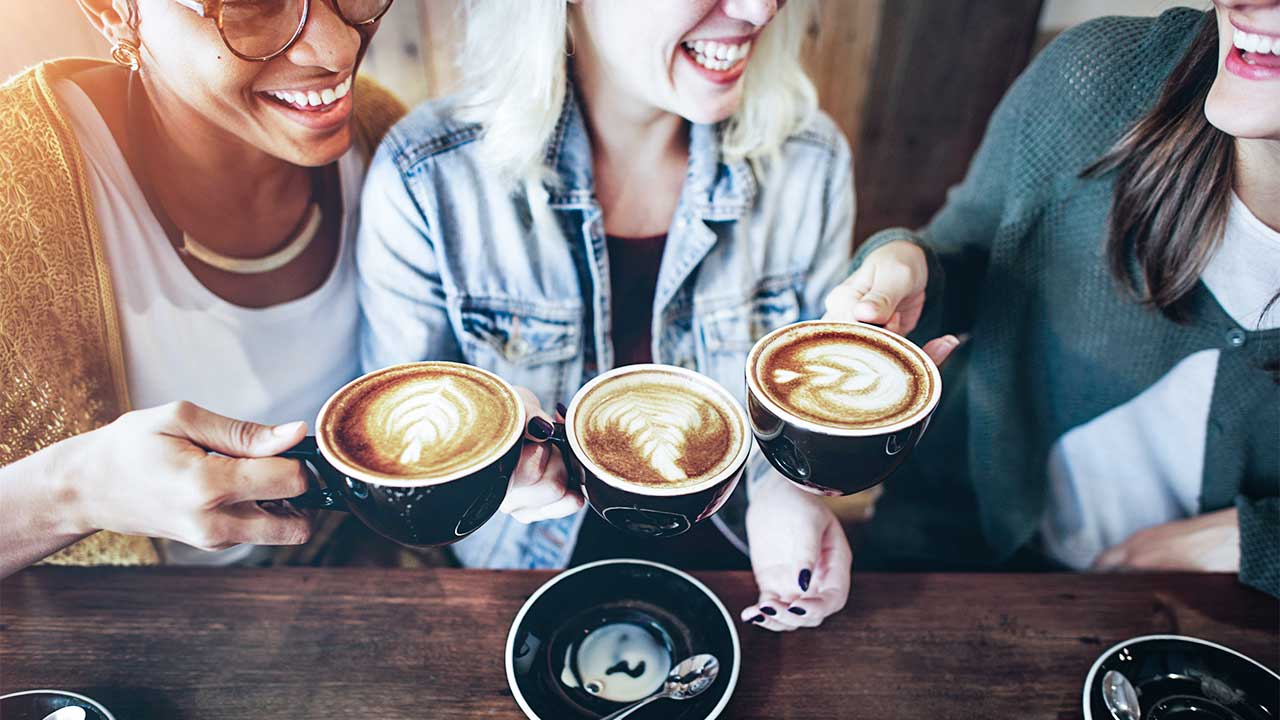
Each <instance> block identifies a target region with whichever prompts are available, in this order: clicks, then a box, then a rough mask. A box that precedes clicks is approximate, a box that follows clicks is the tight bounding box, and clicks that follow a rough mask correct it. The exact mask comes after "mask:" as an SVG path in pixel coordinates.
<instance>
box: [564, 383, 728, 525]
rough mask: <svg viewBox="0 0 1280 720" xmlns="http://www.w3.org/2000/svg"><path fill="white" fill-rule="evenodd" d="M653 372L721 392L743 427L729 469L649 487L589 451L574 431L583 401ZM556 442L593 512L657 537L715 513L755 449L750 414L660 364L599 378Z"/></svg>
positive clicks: (574, 405) (572, 409)
mask: <svg viewBox="0 0 1280 720" xmlns="http://www.w3.org/2000/svg"><path fill="white" fill-rule="evenodd" d="M653 369H660V370H662V371H664V372H671V373H676V374H679V375H684V376H686V377H688V378H689V379H690V380H692V381H694V382H697V383H699V384H701V385H702V386H704V387H706V388H707V389H708V390H709V391H711V392H714V393H716V394H717V395H718V396H719V397H720V399H721V400H722V401H723V402H722V403H721V405H722V406H723V408H724V409H725V410H726V411H727V412H730V413H731V414H732V417H733V419H734V422H738V423H740V424H741V427H740V429H739V437H740V438H741V442H740V443H739V447H738V448H737V449H736V452H735V453H734V455H733V459H732V461H731V462H730V463H729V465H728V466H727V467H726V468H724V469H722V470H721V471H719V472H717V473H715V474H714V475H712V476H710V477H708V478H706V479H704V480H702V481H700V482H698V483H696V484H693V485H689V486H685V487H671V488H664V487H648V486H645V485H641V484H637V483H628V482H624V481H622V480H620V479H619V478H616V477H614V476H613V475H612V474H610V473H608V472H605V471H603V470H602V469H600V468H599V467H598V466H596V465H595V463H593V462H592V461H591V459H590V457H589V456H588V455H587V454H586V453H585V452H584V451H583V449H582V444H581V440H580V438H578V437H577V435H576V434H575V433H574V432H573V427H574V419H575V417H576V414H577V412H578V410H579V408H580V406H581V401H582V399H583V398H584V397H586V396H587V395H588V394H589V393H590V392H591V391H592V389H594V388H595V387H597V386H599V385H601V384H603V383H608V382H610V381H611V380H612V379H614V378H617V377H619V376H622V375H627V374H631V373H636V372H644V371H647V370H653ZM551 440H552V442H554V443H555V444H556V446H557V447H558V448H559V449H560V454H561V456H562V457H563V458H564V462H565V467H566V468H567V469H568V471H569V482H570V484H571V485H574V484H576V485H578V486H580V487H581V488H582V492H583V495H585V496H586V498H587V502H588V503H590V505H591V509H592V510H594V511H595V512H596V513H597V514H598V515H599V516H600V517H601V518H603V519H604V520H605V522H607V523H609V524H610V525H612V526H614V527H616V528H618V529H620V530H624V531H627V532H630V533H634V534H636V535H642V536H645V537H653V538H662V537H674V536H676V535H681V534H683V533H685V532H688V531H689V529H690V528H692V527H693V526H694V525H695V524H697V523H699V522H702V521H703V520H706V519H707V518H709V517H711V516H712V515H714V514H715V513H716V512H717V511H718V510H719V509H720V508H721V507H723V506H724V504H725V503H726V502H727V501H728V500H729V496H730V495H732V494H733V490H734V488H736V487H737V486H738V481H739V480H741V479H742V473H743V471H744V470H745V468H746V466H747V458H748V456H749V454H750V451H751V434H750V432H749V430H748V425H747V419H746V413H745V412H744V411H743V410H742V406H741V405H740V404H739V403H738V401H737V400H735V399H734V398H733V396H732V395H730V394H729V393H728V391H726V390H725V389H724V388H722V387H720V386H719V385H718V384H716V383H715V381H713V380H711V379H710V378H707V377H705V376H703V375H700V374H698V373H696V372H694V371H692V370H687V369H685V368H680V367H674V366H670V365H654V364H646V365H628V366H625V367H621V368H616V369H614V370H611V371H609V372H607V373H604V374H602V375H599V376H597V377H595V378H593V379H592V380H591V381H590V382H588V383H587V384H586V385H584V386H583V387H582V389H580V390H579V391H578V392H577V393H576V394H575V395H574V397H573V400H572V402H570V404H569V408H568V416H567V417H566V418H565V422H563V423H556V427H555V433H554V435H553V436H552V438H551Z"/></svg>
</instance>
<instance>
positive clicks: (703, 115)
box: [679, 92, 742, 125]
mask: <svg viewBox="0 0 1280 720" xmlns="http://www.w3.org/2000/svg"><path fill="white" fill-rule="evenodd" d="M741 98H742V95H741V93H737V92H735V93H732V96H731V97H716V98H705V99H700V100H691V101H688V102H685V103H682V105H683V107H682V108H681V112H680V113H679V115H680V117H682V118H684V119H685V120H688V121H689V122H691V123H696V124H699V125H713V124H715V123H718V122H723V121H725V120H728V119H729V118H730V117H733V114H734V113H735V112H737V111H738V108H739V107H740V106H741V102H740V100H741Z"/></svg>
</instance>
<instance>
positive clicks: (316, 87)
mask: <svg viewBox="0 0 1280 720" xmlns="http://www.w3.org/2000/svg"><path fill="white" fill-rule="evenodd" d="M351 75H352V73H347V74H346V75H342V76H341V77H339V78H338V79H337V80H326V81H325V82H324V83H321V82H319V81H317V82H315V83H312V84H311V85H306V86H303V87H275V88H266V89H265V90H258V92H262V93H272V92H290V93H299V92H301V93H306V92H312V91H315V92H321V91H324V90H332V89H334V88H336V87H338V86H339V85H341V84H342V83H344V82H346V81H347V78H349V77H351Z"/></svg>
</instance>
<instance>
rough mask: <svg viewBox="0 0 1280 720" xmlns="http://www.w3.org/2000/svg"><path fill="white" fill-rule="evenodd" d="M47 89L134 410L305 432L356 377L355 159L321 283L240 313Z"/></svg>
mask: <svg viewBox="0 0 1280 720" xmlns="http://www.w3.org/2000/svg"><path fill="white" fill-rule="evenodd" d="M54 89H55V92H56V93H57V95H58V100H59V102H60V104H61V105H62V106H63V107H64V108H65V109H66V110H67V111H68V115H69V116H70V122H71V127H72V129H73V130H74V132H75V135H76V139H77V140H79V142H80V146H81V150H82V151H83V153H84V157H85V170H86V173H87V175H88V178H89V185H90V191H91V192H92V194H93V203H94V209H95V211H96V213H97V219H98V224H99V227H100V228H101V230H102V239H103V244H104V246H105V251H106V257H107V261H108V264H109V265H110V268H111V280H112V285H113V289H114V291H115V296H116V306H117V308H118V312H119V317H120V323H121V328H122V333H123V339H124V357H125V366H126V370H127V373H128V383H129V394H130V398H131V401H132V405H133V407H135V408H149V407H154V406H156V405H162V404H164V403H168V402H172V401H175V400H188V401H190V402H193V403H195V404H197V405H200V406H202V407H205V408H207V409H209V410H212V411H214V412H217V413H220V414H223V415H226V416H229V417H233V418H237V419H243V420H252V421H255V422H260V423H266V424H273V425H274V424H278V423H283V422H289V421H293V420H306V421H307V423H308V424H309V425H314V423H315V420H316V415H317V414H318V413H319V411H320V406H321V405H322V404H324V401H325V400H326V399H327V398H328V397H329V395H330V394H331V393H333V392H334V391H335V390H337V389H338V388H340V387H341V386H342V385H344V384H346V383H347V382H348V381H349V380H351V379H352V378H354V377H355V376H356V375H357V374H358V372H359V357H358V351H357V345H356V342H357V338H356V332H357V326H358V322H359V309H358V308H357V305H356V277H355V264H354V261H353V246H354V237H355V235H354V233H355V225H356V212H354V210H355V209H356V208H358V207H359V198H360V186H361V185H362V183H363V173H364V162H363V158H362V157H361V154H360V152H359V151H358V150H356V149H355V148H352V149H351V150H350V151H348V152H347V153H346V154H345V155H343V156H342V158H341V159H340V160H339V161H338V174H339V178H340V184H341V191H342V202H343V208H345V210H344V213H343V218H342V235H341V241H340V246H339V250H338V260H337V263H336V265H335V266H334V268H333V270H332V272H331V273H330V275H329V277H328V279H327V280H325V282H324V284H323V285H321V286H320V287H319V288H318V289H316V290H315V291H313V292H312V293H310V294H308V295H306V296H305V297H302V298H298V299H296V300H291V301H289V302H285V303H281V304H279V305H273V306H271V307H266V308H246V307H241V306H238V305H234V304H232V303H230V302H227V301H226V300H223V299H222V298H220V297H218V296H217V295H215V294H214V293H213V292H211V291H210V290H209V289H208V288H206V287H205V286H204V285H202V284H201V283H200V281H199V280H197V279H196V277H195V276H194V275H192V274H191V272H190V270H188V269H187V267H186V265H184V264H183V263H182V260H181V259H180V258H179V257H178V254H177V252H176V250H175V249H174V247H173V245H172V243H171V242H170V241H169V238H168V236H167V235H166V234H165V232H164V230H163V229H162V228H161V226H160V223H159V221H158V220H157V219H156V217H155V215H154V214H153V213H152V212H151V209H150V207H149V206H148V204H147V201H146V198H145V197H144V195H143V193H142V190H141V188H139V186H138V184H137V182H136V181H135V179H134V177H133V175H132V173H131V172H130V170H129V166H128V164H127V163H126V162H125V159H124V156H123V155H122V154H121V152H120V148H119V147H118V146H117V145H116V142H115V138H114V136H113V135H112V134H111V131H110V130H109V129H108V128H107V125H106V123H105V122H104V121H103V119H102V117H101V115H100V114H99V113H98V110H97V108H96V107H95V106H94V105H93V102H92V101H91V100H90V99H89V97H88V96H87V95H86V94H85V93H84V91H83V90H81V88H80V87H79V86H78V85H76V84H75V83H74V82H71V81H69V80H63V81H60V82H59V83H57V84H56V86H55V88H54ZM175 545H177V544H176V543H168V544H167V545H166V548H165V550H166V555H167V556H168V557H167V559H168V560H169V561H170V562H176V563H180V564H189V563H197V564H227V563H230V562H236V561H239V560H243V559H244V556H247V555H248V553H249V551H250V550H252V548H251V547H249V546H241V547H237V548H231V549H230V550H226V551H222V552H220V553H203V552H201V551H198V550H195V549H193V548H187V547H186V546H181V547H182V548H183V549H185V550H186V552H180V551H178V550H177V549H176V548H174V547H173V546H175ZM178 556H181V557H178Z"/></svg>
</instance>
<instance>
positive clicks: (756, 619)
mask: <svg viewBox="0 0 1280 720" xmlns="http://www.w3.org/2000/svg"><path fill="white" fill-rule="evenodd" d="M751 622H753V623H762V622H764V616H763V615H757V616H755V617H753V618H751Z"/></svg>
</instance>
